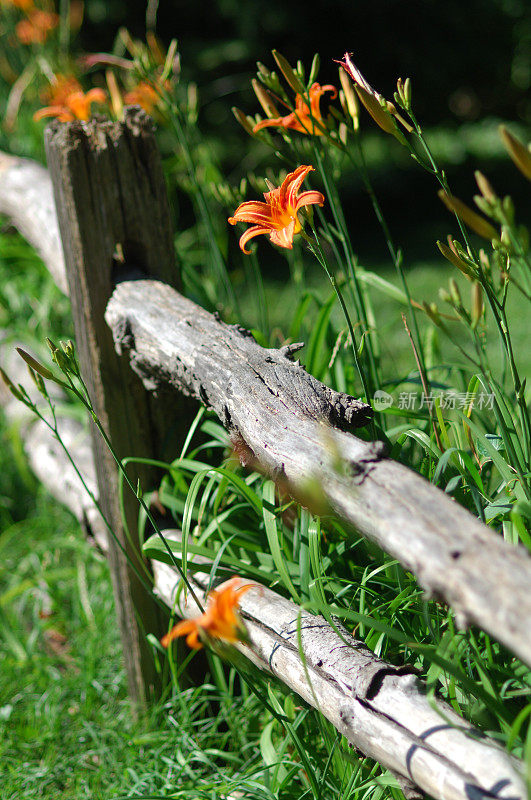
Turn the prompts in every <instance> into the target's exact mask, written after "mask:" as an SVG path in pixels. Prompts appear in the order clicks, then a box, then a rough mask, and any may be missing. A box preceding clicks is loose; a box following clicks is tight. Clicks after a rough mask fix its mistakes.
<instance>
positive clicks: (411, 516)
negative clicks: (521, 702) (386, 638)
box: [0, 157, 531, 664]
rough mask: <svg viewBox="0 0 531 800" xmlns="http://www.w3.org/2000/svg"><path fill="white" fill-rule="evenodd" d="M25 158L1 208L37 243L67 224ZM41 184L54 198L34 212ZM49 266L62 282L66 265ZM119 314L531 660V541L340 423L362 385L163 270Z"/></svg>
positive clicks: (359, 521) (0, 184) (6, 168)
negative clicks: (337, 389) (188, 289)
mask: <svg viewBox="0 0 531 800" xmlns="http://www.w3.org/2000/svg"><path fill="white" fill-rule="evenodd" d="M20 161H22V162H23V164H22V165H21V163H20ZM30 163H31V162H30ZM24 165H26V166H25V168H28V166H27V162H26V160H19V159H13V158H11V157H7V158H3V159H2V158H0V178H1V179H0V213H7V214H10V215H12V218H13V221H14V224H16V225H17V226H18V227H19V228H20V230H21V231H23V233H24V235H25V236H26V237H27V238H28V240H29V241H30V242H31V243H32V244H34V245H36V246H38V245H39V243H40V242H41V239H42V237H43V236H44V233H45V229H47V230H48V231H54V230H55V231H57V223H56V220H55V216H54V214H55V212H54V209H53V207H52V206H50V203H49V195H50V181H49V178H48V176H47V173H46V171H45V170H43V169H42V168H40V169H39V170H37V171H35V173H34V174H33V173H32V179H33V191H32V192H31V197H32V204H31V205H28V202H27V196H28V194H27V191H26V189H25V188H24V186H23V181H18V182H17V181H15V180H14V179H13V177H12V175H13V173H15V174H19V173H20V170H21V169H22V166H24ZM28 174H29V173H28ZM6 187H7V188H6ZM40 194H42V197H43V205H42V209H41V212H40V213H35V207H36V205H38V202H37V201H38V197H39V195H40ZM26 208H30V209H31V214H32V216H31V218H28V216H27V215H26V212H25V209H26ZM55 251H57V248H55ZM48 252H49V253H50V254H51V253H53V252H54V249H53V248H51V249H49V250H48ZM50 257H51V255H50ZM47 263H48V262H47ZM48 266H49V268H50V271H51V273H52V275H54V277H56V280H58V278H57V276H59V280H58V283H59V285H63V284H64V283H65V282H64V278H61V277H60V276H61V269H64V265H63V266H61V264H60V263H59V261H57V262H54V263H53V264H48ZM107 318H108V321H109V324H110V325H111V326H112V327H113V332H114V336H115V341H116V346H117V347H118V348H122V349H124V350H129V352H130V357H131V364H132V366H133V369H135V370H136V371H137V372H138V373H140V374H141V376H142V377H143V379H144V380H145V382H146V385H147V386H149V388H151V389H152V388H153V387H156V386H157V385H161V384H170V385H172V386H174V387H175V388H176V389H178V390H179V391H181V392H184V393H186V394H190V395H192V396H194V397H196V398H197V399H199V400H200V401H201V402H203V403H205V404H207V405H209V406H210V407H212V408H213V409H214V410H215V411H216V413H217V414H218V416H219V417H220V419H221V420H222V422H223V423H224V424H225V425H226V426H227V428H228V429H229V431H230V433H231V435H232V437H233V440H234V442H235V444H236V447H237V451H238V452H239V453H240V455H241V456H242V457H243V459H244V460H245V458H247V460H248V461H249V463H256V462H259V464H260V465H261V467H262V468H264V469H266V470H268V471H269V472H271V473H272V474H273V475H275V476H276V477H277V478H278V479H280V480H283V481H287V482H288V483H289V484H290V486H291V488H292V489H293V490H294V491H299V492H300V493H301V494H302V495H304V494H305V493H306V492H307V489H308V479H309V478H310V477H311V478H313V479H314V482H315V481H316V482H318V484H320V486H321V490H322V492H323V494H324V497H325V498H326V500H327V502H328V503H329V505H330V507H331V509H332V510H333V512H334V513H336V514H337V515H338V516H339V517H341V518H342V519H343V520H345V521H347V522H348V523H350V524H351V525H353V526H354V527H355V528H356V529H357V530H359V531H361V532H362V533H363V534H365V535H366V536H367V537H368V538H370V539H372V540H373V541H375V542H377V543H378V544H379V545H380V546H381V547H382V549H384V550H385V551H386V552H388V553H390V554H392V555H393V556H394V557H395V558H397V559H398V560H399V561H400V562H401V563H402V564H403V565H404V567H406V569H409V570H411V571H412V572H413V573H414V574H415V576H416V577H417V580H418V582H419V583H420V585H421V586H422V587H423V588H424V589H425V591H426V592H427V594H428V595H429V596H432V597H435V598H438V599H441V600H444V601H445V602H447V603H449V604H450V605H451V606H452V607H453V609H454V610H455V612H456V615H457V621H458V623H459V624H460V625H461V626H463V627H464V626H466V625H467V624H469V623H471V622H473V623H476V624H477V625H479V626H480V627H481V628H483V629H484V630H485V631H488V632H489V633H491V634H492V635H493V636H495V637H496V638H497V639H498V640H499V641H501V642H503V643H504V644H505V645H506V646H507V647H509V648H510V649H511V650H512V651H513V652H514V653H515V654H517V655H518V656H519V657H520V658H521V659H523V660H524V661H526V662H527V663H528V664H531V592H530V591H529V586H530V585H531V557H530V555H529V553H528V552H527V551H526V550H524V548H523V547H520V546H513V545H511V544H509V543H507V542H505V541H504V540H503V539H502V538H501V537H500V536H498V535H497V534H496V533H495V532H494V531H492V530H491V529H490V528H487V527H486V526H485V525H482V524H481V523H480V522H479V521H478V520H477V519H476V518H475V517H473V516H472V515H471V514H469V513H468V512H467V511H466V510H465V509H463V508H462V507H461V506H459V505H458V504H457V503H455V502H454V501H453V500H452V499H451V498H450V497H448V496H447V495H445V494H444V493H443V492H441V491H440V490H438V489H437V488H435V487H434V486H432V485H431V484H429V483H428V482H427V481H425V480H424V479H423V478H422V477H421V476H419V475H418V474H416V473H415V472H413V471H412V470H410V469H408V468H406V467H404V466H403V465H401V464H398V463H396V462H394V461H391V460H390V459H387V458H385V457H383V454H382V452H381V450H379V449H378V443H375V444H373V445H368V444H367V443H365V442H363V441H361V440H359V439H357V438H356V437H354V436H352V435H350V434H348V433H345V432H342V431H340V430H338V429H336V428H334V427H332V425H333V424H341V425H343V427H345V426H348V424H349V422H355V421H356V419H357V417H358V415H357V411H358V410H359V407H358V406H357V405H356V403H355V402H352V401H353V398H350V399H349V398H348V397H347V396H345V395H340V394H339V393H334V392H332V391H331V390H330V389H328V388H327V387H324V386H323V385H322V384H319V383H318V382H317V381H315V380H314V379H313V378H312V377H311V376H309V375H308V374H307V373H306V372H305V371H304V370H303V369H302V368H301V367H300V366H298V365H296V364H294V363H292V362H291V361H290V358H289V356H290V351H289V350H284V351H277V350H265V349H263V348H261V347H259V346H258V345H257V344H256V343H255V342H254V340H253V338H252V337H250V336H249V334H247V332H246V331H242V330H241V329H240V328H238V327H233V326H232V327H231V326H227V325H224V324H223V323H222V322H221V321H219V320H217V319H216V318H215V317H214V316H212V315H210V314H208V313H207V312H206V311H204V310H203V309H201V308H199V307H198V306H196V305H194V304H193V303H192V302H191V301H189V300H187V299H185V298H183V297H181V296H180V295H179V294H178V293H177V292H175V291H174V290H172V289H170V288H169V287H168V286H165V285H164V284H160V283H156V282H149V281H143V282H142V281H141V282H125V283H123V284H120V285H119V286H118V287H117V289H116V291H115V294H114V296H113V298H112V299H111V302H110V304H109V308H108V312H107ZM330 423H332V425H331V424H330ZM321 499H322V498H319V501H320V500H321Z"/></svg>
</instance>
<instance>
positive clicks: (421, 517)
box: [0, 109, 531, 800]
mask: <svg viewBox="0 0 531 800" xmlns="http://www.w3.org/2000/svg"><path fill="white" fill-rule="evenodd" d="M46 146H47V154H48V163H49V169H50V173H48V172H47V171H46V170H45V169H44V168H42V167H40V166H38V165H36V164H34V163H33V162H30V161H26V160H22V159H16V158H13V157H10V156H3V155H0V212H1V213H5V214H8V216H9V217H10V218H11V220H12V222H13V224H14V225H15V226H16V227H18V229H19V230H20V231H21V232H22V233H23V234H24V236H26V238H27V239H28V240H29V241H30V242H31V243H32V244H34V245H35V246H36V248H37V249H38V251H39V252H40V254H41V255H42V257H43V259H44V261H45V263H46V264H47V266H48V267H49V269H50V272H51V274H52V275H53V277H54V279H55V281H56V283H57V285H58V286H59V287H60V288H61V289H62V290H63V291H65V290H67V287H68V292H69V295H70V298H71V300H72V307H73V316H74V324H75V331H76V337H77V343H78V348H79V351H80V357H81V362H82V367H83V371H84V375H85V378H86V380H87V382H88V384H89V387H90V390H91V393H92V398H93V402H94V405H95V408H96V410H97V412H98V414H99V416H100V418H101V419H102V421H103V422H104V425H105V428H106V431H107V433H108V434H109V435H110V437H111V439H112V440H113V443H114V446H115V448H116V450H117V452H118V455H119V456H120V457H124V456H126V455H135V456H152V457H160V456H161V455H162V450H163V443H164V435H165V433H166V432H167V430H168V428H169V427H170V422H171V420H172V419H174V420H175V419H176V420H177V421H178V422H179V420H180V426H181V430H182V429H183V428H186V425H187V419H188V414H189V411H188V409H189V406H188V405H184V403H183V401H182V400H180V399H179V398H180V397H182V395H183V394H185V395H188V396H190V397H192V398H195V399H196V400H199V401H200V402H202V403H204V404H205V405H207V406H209V407H210V408H212V409H213V410H214V411H215V412H216V413H217V414H218V416H219V418H220V419H221V421H222V423H223V424H224V425H225V427H226V428H227V430H228V431H229V433H230V435H231V437H232V438H233V440H234V441H235V442H237V443H238V452H240V453H242V454H243V456H244V459H247V461H248V463H257V464H259V465H260V468H261V469H262V470H264V471H266V472H268V473H269V474H272V475H273V476H274V477H276V478H277V479H278V480H280V481H282V482H283V483H285V484H286V485H288V486H289V488H290V490H291V491H292V493H293V494H294V495H295V496H297V495H298V494H300V495H304V492H305V489H306V487H307V485H308V479H309V478H312V479H314V480H315V481H316V482H318V484H319V485H320V486H321V488H322V492H323V498H324V499H325V500H326V502H327V504H328V506H329V507H330V509H331V511H333V513H335V514H336V515H338V516H339V517H340V518H341V519H342V520H343V521H344V522H346V523H348V524H349V525H352V526H353V527H355V528H356V529H357V530H358V531H360V532H361V533H363V534H364V535H365V536H367V537H368V538H370V539H372V540H373V541H375V542H377V543H378V544H379V545H380V546H381V547H382V548H383V549H384V550H386V551H387V552H389V553H391V554H392V555H393V556H394V557H396V558H397V559H398V560H399V561H400V562H401V563H402V564H403V565H404V566H405V567H406V568H407V569H409V570H411V571H412V572H414V573H415V575H416V577H417V579H418V581H419V583H420V585H421V586H422V587H423V588H424V589H425V590H426V592H427V593H428V594H430V595H431V596H435V597H437V598H438V599H440V600H443V601H445V602H447V603H449V604H450V605H451V606H452V607H453V608H454V609H455V611H456V613H457V615H458V619H459V620H460V622H461V623H462V624H463V625H465V624H468V623H470V622H473V623H475V624H477V625H479V626H480V627H482V628H483V629H484V630H486V631H488V632H489V633H491V634H492V635H493V636H495V637H496V638H498V639H499V640H500V641H501V642H503V643H504V644H505V645H506V646H507V647H509V648H510V649H512V650H513V652H514V653H516V654H517V655H518V656H519V657H520V658H521V659H523V660H524V661H527V663H531V593H530V592H529V586H530V585H531V582H530V581H531V558H530V557H529V555H528V554H527V553H526V552H525V551H524V550H523V549H522V548H520V547H515V546H512V545H510V544H508V543H506V542H504V541H503V540H502V539H501V538H500V537H498V536H497V535H496V534H495V533H494V532H493V531H492V530H490V529H488V528H486V527H485V526H483V525H482V524H481V523H479V522H478V521H477V520H476V519H475V518H474V517H472V516H471V515H470V514H469V513H468V512H467V511H466V510H464V509H463V508H461V507H460V506H459V505H457V504H456V503H454V502H453V501H452V500H451V499H450V498H449V497H448V496H446V495H445V494H444V493H443V492H441V491H439V490H438V489H436V488H435V487H433V486H432V485H431V484H429V483H427V482H426V481H425V480H424V479H423V478H421V477H420V476H419V475H417V474H416V473H414V472H412V471H411V470H409V469H407V468H406V467H404V466H402V465H400V464H398V463H396V462H393V461H391V460H390V459H388V458H386V457H385V453H384V452H383V450H382V448H381V447H380V446H379V445H378V443H376V444H368V443H366V442H364V441H362V440H360V439H357V438H356V437H355V436H353V435H352V434H351V433H349V432H348V430H349V429H350V430H351V429H352V428H353V427H355V426H356V424H357V423H359V422H360V418H363V415H364V414H365V413H366V410H364V408H363V405H362V404H360V403H359V402H358V401H355V400H354V398H351V397H349V396H347V395H344V394H341V393H338V392H334V391H332V390H331V389H329V388H328V387H326V386H324V385H323V384H321V383H319V382H318V381H316V380H315V379H314V378H313V377H311V376H310V375H308V374H307V373H306V372H305V371H304V369H303V368H302V367H301V366H300V365H299V364H298V363H295V362H294V361H293V359H292V356H293V348H289V347H288V348H283V349H281V350H266V349H263V348H261V347H259V346H258V345H257V344H256V342H255V341H254V340H253V338H252V337H251V336H250V335H249V334H248V333H247V332H246V331H244V330H242V329H241V328H240V327H238V326H230V325H226V324H224V323H223V322H221V321H220V320H218V319H217V318H215V317H214V316H212V315H210V314H208V313H207V312H206V311H204V310H203V309H201V308H199V307H198V306H196V305H195V304H194V303H192V302H191V301H189V300H187V299H185V298H184V297H182V296H181V295H180V294H178V292H177V291H176V290H175V289H174V288H173V287H172V286H171V285H169V281H171V280H172V279H174V277H175V274H176V270H175V269H174V266H173V247H172V237H171V228H170V224H169V214H168V209H167V201H166V194H165V189H164V180H163V176H162V172H161V169H160V159H159V156H158V153H157V150H156V146H155V143H154V138H153V133H152V130H151V124H150V122H149V120H148V118H146V117H145V115H143V113H141V112H139V111H138V110H131V109H129V110H127V111H126V117H125V121H124V123H108V122H95V121H92V122H90V123H87V124H83V125H81V124H79V123H71V124H67V125H62V124H55V125H52V126H51V127H50V128H49V130H48V132H47V139H46ZM52 183H53V188H54V193H55V204H54V203H53V201H52V191H51V186H52ZM56 208H57V210H56ZM58 222H59V225H58ZM59 229H60V231H61V239H62V242H63V250H64V258H63V251H62V250H61V247H60V239H59ZM154 278H159V279H161V280H162V281H164V282H161V280H154ZM10 349H11V350H12V348H10ZM3 357H4V362H5V360H6V359H7V361H8V362H9V363H6V367H7V370H6V371H8V372H11V373H12V374H14V373H16V370H17V365H16V362H14V361H13V359H12V358H11V356H10V355H9V354H7V353H6V348H5V347H4V349H3ZM129 366H130V367H131V368H129ZM176 390H178V391H176ZM154 395H156V398H155V400H154V399H153V397H154ZM2 402H3V405H4V407H5V410H6V412H7V414H8V416H9V417H10V418H17V419H19V420H22V430H23V437H24V440H25V443H26V448H27V452H28V456H29V458H30V460H31V463H32V466H33V468H34V470H35V471H36V473H37V474H38V475H39V477H40V478H41V479H42V480H43V482H44V483H45V484H46V485H47V486H48V487H49V488H50V490H51V491H52V492H53V493H54V494H55V495H56V496H57V497H58V498H59V499H60V500H61V501H62V502H64V503H65V504H66V505H67V506H68V507H69V508H70V509H71V510H72V511H73V512H74V514H76V516H77V518H78V519H79V520H80V522H81V523H82V525H83V526H84V527H85V529H88V530H89V532H91V533H92V534H93V535H94V536H95V538H96V540H97V541H98V542H99V543H100V546H101V547H102V549H103V550H104V551H105V552H107V553H108V554H109V559H110V566H111V572H112V574H113V585H114V593H115V598H116V602H117V609H118V617H119V622H120V628H121V633H122V640H123V642H124V655H125V660H126V665H127V670H128V678H129V686H130V691H131V695H132V697H134V698H135V699H136V700H137V701H139V702H146V700H147V698H148V697H149V695H150V694H151V693H152V692H156V690H157V687H156V675H154V672H153V668H152V663H151V658H150V654H149V652H148V649H147V647H146V645H145V633H146V632H153V633H155V634H157V635H158V633H160V630H161V628H160V621H159V619H158V615H157V612H156V607H155V604H154V603H153V602H152V599H151V598H150V596H149V594H148V593H147V592H146V591H145V590H144V589H143V588H142V586H141V585H140V584H139V582H138V581H137V579H136V577H135V574H134V573H133V572H132V571H131V569H130V568H129V567H128V564H127V560H126V559H125V557H124V556H123V554H122V551H121V550H120V548H119V547H116V546H114V544H113V542H112V540H111V539H110V537H107V536H106V534H105V531H104V529H103V527H102V525H101V522H100V521H99V518H98V516H97V515H96V514H95V513H94V509H93V508H91V507H90V504H89V503H87V500H86V497H85V494H84V490H83V488H82V485H81V483H80V482H79V480H78V478H77V476H76V475H75V472H74V471H73V470H72V469H71V468H70V467H69V465H68V464H67V463H66V462H65V457H64V453H63V451H62V449H61V448H59V447H57V446H56V445H55V444H54V442H53V440H52V439H51V438H50V437H49V436H48V437H47V436H46V434H45V432H44V431H41V430H38V429H36V428H35V427H32V426H31V425H29V422H28V420H27V419H26V420H25V421H24V408H23V407H22V406H21V405H20V404H19V403H17V401H15V400H14V398H12V397H11V396H10V395H8V394H3V395H2ZM61 430H62V432H63V435H64V436H65V438H66V439H67V441H68V443H69V444H70V447H71V450H72V453H73V455H74V458H76V461H77V462H78V464H79V467H80V470H81V472H82V474H83V476H84V479H85V481H86V482H88V484H89V485H90V486H91V487H94V490H95V491H96V493H97V494H98V496H99V499H100V503H101V504H102V505H103V507H104V509H105V511H106V514H107V515H108V517H109V519H110V520H111V522H112V525H113V530H114V532H115V533H116V534H117V536H118V539H119V541H120V543H121V544H122V546H123V547H124V548H125V549H126V551H127V553H128V555H129V556H130V557H131V558H132V559H133V562H134V561H135V560H136V562H137V563H138V561H139V560H140V559H142V556H141V554H140V553H138V552H137V551H136V550H135V548H134V546H133V545H132V543H131V540H130V538H129V537H128V536H127V535H126V530H125V528H124V522H123V520H122V518H121V515H120V512H119V508H118V504H117V496H118V495H117V481H118V478H117V471H116V467H115V464H114V463H113V462H112V460H111V459H110V457H109V454H108V452H107V450H106V448H102V446H101V442H100V440H99V439H98V437H95V436H93V437H92V444H91V446H89V441H88V439H87V433H86V431H83V429H82V426H80V424H79V423H76V422H74V421H72V420H68V421H67V420H61ZM338 465H340V466H338ZM130 477H131V478H132V480H133V481H134V482H135V483H136V480H137V478H139V479H140V480H141V481H142V484H143V486H149V485H150V483H152V482H153V481H154V480H155V477H156V476H154V475H153V474H152V473H145V472H133V471H130ZM137 513H138V511H137V505H136V500H135V498H134V497H133V496H132V497H131V501H130V502H128V505H127V506H126V522H125V524H126V525H127V526H129V530H134V529H135V526H136V515H137ZM165 535H166V537H167V538H169V539H170V540H172V539H173V540H175V539H178V537H179V533H178V532H177V531H166V532H165ZM151 568H152V570H153V579H154V585H155V587H156V591H157V592H158V594H159V595H160V597H162V598H163V599H164V600H165V601H166V602H167V603H168V605H170V606H173V604H174V599H175V597H174V595H175V588H176V585H177V584H178V575H177V573H176V571H175V570H174V569H173V568H171V567H169V566H167V565H165V564H163V563H161V562H159V561H155V562H153V564H152V565H151ZM205 569H206V568H205ZM191 580H193V581H194V584H195V587H196V589H197V592H198V594H199V596H200V597H201V596H202V593H204V591H205V588H206V585H207V580H208V575H207V573H206V572H205V573H202V572H197V571H194V575H193V577H191ZM178 603H180V605H179V604H178V607H179V608H180V611H181V613H182V614H183V615H184V616H190V615H194V614H195V613H196V611H197V609H196V608H195V607H194V604H193V603H192V602H191V601H189V602H188V603H186V602H185V601H183V600H182V599H181V600H180V601H178ZM241 608H242V614H243V616H244V618H245V621H246V624H247V627H248V629H249V633H250V645H249V646H247V645H243V644H242V645H239V646H238V648H239V649H240V650H241V652H242V653H244V655H245V656H246V657H247V658H249V660H250V661H252V662H253V663H254V664H255V665H257V666H258V667H259V668H260V669H263V670H265V671H267V672H271V673H273V674H274V675H276V676H277V678H279V679H280V680H281V681H283V682H284V683H285V684H286V685H288V686H289V687H290V688H292V689H293V690H294V691H295V692H297V693H298V694H299V695H300V696H301V697H302V698H303V699H304V700H305V701H306V702H307V703H308V704H309V705H312V706H315V707H316V708H318V709H319V710H320V711H321V712H322V713H323V714H324V715H325V716H326V717H327V718H328V719H329V720H330V721H331V722H332V723H333V724H334V725H335V727H336V728H337V729H338V730H339V731H340V732H341V733H343V734H344V735H345V736H346V737H347V739H348V740H349V741H350V742H351V743H352V744H353V745H355V746H356V747H358V748H359V749H360V750H361V751H362V752H363V753H365V754H367V755H369V756H371V757H373V758H375V759H377V760H378V761H380V762H381V764H382V765H384V766H385V767H387V768H389V769H390V770H392V771H393V772H394V773H395V774H396V775H397V776H399V778H400V780H401V782H402V786H403V787H404V790H405V791H406V793H408V794H414V792H415V791H416V790H417V789H418V788H420V789H422V790H423V791H425V792H427V793H429V794H430V795H432V796H433V797H437V798H441V800H442V799H443V798H444V800H450V799H452V800H453V798H456V800H457V798H459V800H464V798H481V797H484V798H487V797H488V798H493V797H499V798H507V799H509V798H511V800H517V798H522V799H523V797H524V794H525V790H524V783H523V780H522V777H521V774H522V767H521V765H519V764H518V762H517V761H516V760H515V759H513V758H511V757H510V756H508V755H507V754H506V753H505V752H503V751H502V750H501V749H500V748H499V747H498V746H497V745H496V744H495V743H494V742H492V741H489V740H488V739H485V738H482V737H480V736H479V734H478V732H477V731H474V729H473V728H472V727H471V726H470V725H469V724H468V723H466V722H465V721H464V720H462V719H461V718H460V717H458V716H457V715H456V714H455V713H454V712H453V711H452V710H451V709H450V708H449V707H448V706H446V705H445V704H444V703H442V702H441V701H438V700H437V701H431V702H428V700H427V699H426V697H425V696H424V694H423V692H422V687H421V686H420V684H419V682H418V680H417V679H416V677H415V676H414V675H413V674H412V671H411V670H410V669H409V668H408V667H407V666H403V667H396V666H393V665H391V664H387V663H386V662H383V661H381V660H380V659H378V658H376V657H375V656H374V654H373V653H371V652H370V651H368V650H367V649H366V648H365V646H364V645H363V643H361V642H358V641H356V640H355V639H353V638H352V636H350V634H349V633H348V632H347V631H345V630H344V629H342V628H341V626H338V627H337V628H332V627H331V626H330V625H328V623H327V622H325V620H323V619H321V618H320V617H316V616H314V615H310V614H308V613H307V612H305V611H303V610H302V609H300V608H299V607H297V606H296V605H294V604H293V603H291V602H290V601H288V600H285V599H284V598H282V597H280V596H279V595H278V594H276V593H274V592H272V591H271V590H269V589H267V588H265V587H261V588H256V589H253V590H251V591H250V592H248V593H247V594H246V595H245V596H243V597H242V601H241ZM299 645H301V647H302V651H303V657H301V652H300V649H299Z"/></svg>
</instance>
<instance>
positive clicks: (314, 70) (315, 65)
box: [308, 53, 321, 86]
mask: <svg viewBox="0 0 531 800" xmlns="http://www.w3.org/2000/svg"><path fill="white" fill-rule="evenodd" d="M320 66H321V57H320V55H319V53H316V54H315V55H314V57H313V61H312V66H311V68H310V77H309V78H308V84H309V85H310V86H311V85H312V83H314V82H315V81H316V80H317V76H318V74H319V67H320Z"/></svg>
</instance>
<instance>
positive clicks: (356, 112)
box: [339, 67, 360, 131]
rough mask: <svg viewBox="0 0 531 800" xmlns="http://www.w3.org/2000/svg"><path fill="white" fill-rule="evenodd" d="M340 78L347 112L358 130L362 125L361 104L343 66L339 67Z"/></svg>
mask: <svg viewBox="0 0 531 800" xmlns="http://www.w3.org/2000/svg"><path fill="white" fill-rule="evenodd" d="M339 80H340V82H341V88H342V89H343V96H344V98H345V103H346V106H347V112H348V114H349V115H350V117H351V118H352V122H353V125H354V130H355V131H357V130H358V128H359V126H360V119H359V118H360V106H359V103H358V98H357V96H356V92H355V91H354V87H353V85H352V81H351V80H350V78H349V76H348V75H347V73H346V72H345V70H344V69H343V68H342V67H340V68H339Z"/></svg>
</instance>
